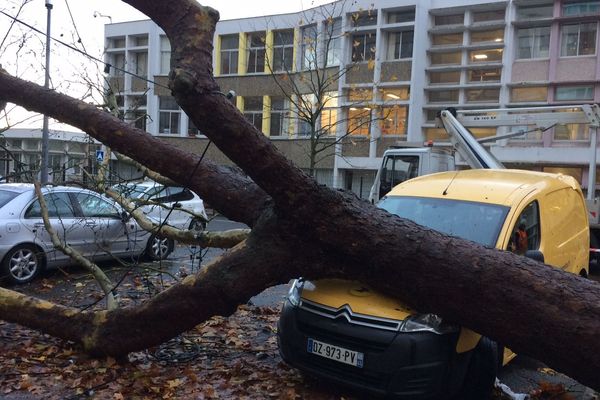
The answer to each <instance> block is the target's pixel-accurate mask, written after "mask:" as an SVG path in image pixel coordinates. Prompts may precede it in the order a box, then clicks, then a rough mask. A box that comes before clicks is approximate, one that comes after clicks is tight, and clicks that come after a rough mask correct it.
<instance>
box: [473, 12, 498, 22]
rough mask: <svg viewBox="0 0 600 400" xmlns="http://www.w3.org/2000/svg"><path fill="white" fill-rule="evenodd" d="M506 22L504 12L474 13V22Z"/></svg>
mask: <svg viewBox="0 0 600 400" xmlns="http://www.w3.org/2000/svg"><path fill="white" fill-rule="evenodd" d="M487 21H504V10H491V11H478V12H474V13H473V22H487Z"/></svg>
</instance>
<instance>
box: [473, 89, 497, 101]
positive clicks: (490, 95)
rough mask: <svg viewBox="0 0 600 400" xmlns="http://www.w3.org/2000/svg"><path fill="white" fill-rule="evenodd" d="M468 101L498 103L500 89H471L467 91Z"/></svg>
mask: <svg viewBox="0 0 600 400" xmlns="http://www.w3.org/2000/svg"><path fill="white" fill-rule="evenodd" d="M465 97H466V101H467V103H490V102H492V103H497V102H498V99H499V98H500V89H470V90H466V91H465Z"/></svg>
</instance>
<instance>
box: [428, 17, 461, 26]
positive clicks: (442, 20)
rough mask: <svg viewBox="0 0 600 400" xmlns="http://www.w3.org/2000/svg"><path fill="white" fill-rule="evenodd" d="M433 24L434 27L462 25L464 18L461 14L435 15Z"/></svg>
mask: <svg viewBox="0 0 600 400" xmlns="http://www.w3.org/2000/svg"><path fill="white" fill-rule="evenodd" d="M434 23H435V25H436V26H441V25H463V24H464V23H465V16H464V15H463V14H451V15H436V16H435V17H434Z"/></svg>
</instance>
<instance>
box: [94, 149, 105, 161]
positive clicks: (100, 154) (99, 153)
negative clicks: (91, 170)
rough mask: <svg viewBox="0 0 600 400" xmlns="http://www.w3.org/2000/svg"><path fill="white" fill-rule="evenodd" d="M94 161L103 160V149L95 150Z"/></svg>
mask: <svg viewBox="0 0 600 400" xmlns="http://www.w3.org/2000/svg"><path fill="white" fill-rule="evenodd" d="M96 161H98V162H102V161H104V150H96Z"/></svg>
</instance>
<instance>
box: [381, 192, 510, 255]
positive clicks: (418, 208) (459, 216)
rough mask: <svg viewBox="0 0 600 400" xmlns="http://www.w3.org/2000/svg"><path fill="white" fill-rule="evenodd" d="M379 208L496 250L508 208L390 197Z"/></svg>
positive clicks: (485, 204) (444, 200)
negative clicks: (494, 247)
mask: <svg viewBox="0 0 600 400" xmlns="http://www.w3.org/2000/svg"><path fill="white" fill-rule="evenodd" d="M378 207H380V208H383V209H384V210H386V211H388V212H390V213H392V214H396V215H398V216H400V217H402V218H406V219H410V220H412V221H414V222H416V223H417V224H419V225H423V226H426V227H429V228H432V229H435V230H436V231H439V232H442V233H445V234H447V235H452V236H458V237H460V238H463V239H467V240H471V241H473V242H477V243H479V244H482V245H485V246H490V247H493V246H495V245H496V242H497V241H498V235H499V233H500V229H501V228H502V224H503V223H504V220H505V218H506V215H507V214H508V210H509V208H508V207H505V206H501V205H497V204H487V203H476V202H471V201H460V200H450V199H437V198H428V197H409V196H406V197H405V196H388V197H384V198H383V199H382V200H381V201H380V202H379V203H378Z"/></svg>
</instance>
